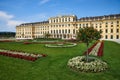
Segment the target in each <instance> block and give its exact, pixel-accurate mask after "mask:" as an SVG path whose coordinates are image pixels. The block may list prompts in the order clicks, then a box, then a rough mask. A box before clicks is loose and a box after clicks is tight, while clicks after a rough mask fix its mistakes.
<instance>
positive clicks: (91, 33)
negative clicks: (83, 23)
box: [77, 27, 102, 62]
mask: <svg viewBox="0 0 120 80" xmlns="http://www.w3.org/2000/svg"><path fill="white" fill-rule="evenodd" d="M101 33H102V31H101V30H100V31H98V30H97V29H94V28H93V27H85V28H80V29H79V31H78V34H77V39H78V40H79V41H82V42H84V43H86V45H87V54H86V61H87V62H88V60H89V56H88V46H89V43H90V42H91V41H92V40H99V39H100V38H101Z"/></svg>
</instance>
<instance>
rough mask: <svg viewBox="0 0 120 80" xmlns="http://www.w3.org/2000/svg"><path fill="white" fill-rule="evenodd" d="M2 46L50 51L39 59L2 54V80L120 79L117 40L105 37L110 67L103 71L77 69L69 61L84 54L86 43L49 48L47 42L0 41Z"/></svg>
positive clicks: (0, 64)
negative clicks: (82, 71) (85, 71)
mask: <svg viewBox="0 0 120 80" xmlns="http://www.w3.org/2000/svg"><path fill="white" fill-rule="evenodd" d="M0 48H5V49H12V50H22V51H26V52H32V53H44V54H47V55H48V56H47V57H44V58H40V59H38V60H37V61H35V62H30V61H26V60H21V59H16V58H10V57H5V56H1V55H0V80H120V44H117V43H115V42H109V41H105V47H104V56H103V57H102V59H103V60H105V61H107V63H108V64H109V70H107V71H106V72H101V73H77V72H73V71H71V70H70V69H69V68H68V66H67V65H66V64H67V61H68V60H69V59H70V58H72V57H75V56H78V55H82V54H83V52H84V51H85V49H86V45H84V44H83V43H80V44H78V45H77V46H76V47H72V48H46V47H45V45H44V44H29V45H24V44H23V43H15V42H7V43H4V42H2V43H1V42H0Z"/></svg>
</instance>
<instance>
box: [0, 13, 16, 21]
mask: <svg viewBox="0 0 120 80" xmlns="http://www.w3.org/2000/svg"><path fill="white" fill-rule="evenodd" d="M13 17H14V16H13V15H8V14H7V13H6V12H3V11H0V20H9V19H11V18H13Z"/></svg>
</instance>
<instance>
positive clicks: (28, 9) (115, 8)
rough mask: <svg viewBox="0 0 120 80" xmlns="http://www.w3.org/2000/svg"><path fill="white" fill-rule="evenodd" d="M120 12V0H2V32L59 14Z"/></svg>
mask: <svg viewBox="0 0 120 80" xmlns="http://www.w3.org/2000/svg"><path fill="white" fill-rule="evenodd" d="M119 13H120V0H0V32H1V31H12V32H15V26H16V25H19V24H21V23H25V22H39V21H44V20H47V19H48V18H49V17H53V16H57V15H73V14H75V15H77V17H78V18H81V17H86V16H101V15H109V14H119Z"/></svg>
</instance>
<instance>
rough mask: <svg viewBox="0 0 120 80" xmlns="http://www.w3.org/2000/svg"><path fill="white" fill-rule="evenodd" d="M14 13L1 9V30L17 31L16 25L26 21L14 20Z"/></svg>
mask: <svg viewBox="0 0 120 80" xmlns="http://www.w3.org/2000/svg"><path fill="white" fill-rule="evenodd" d="M14 17H15V16H14V15H10V14H8V13H6V12H4V11H0V25H2V26H1V27H0V30H4V31H12V30H14V31H15V27H16V25H19V24H21V23H23V22H24V21H18V20H14Z"/></svg>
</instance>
